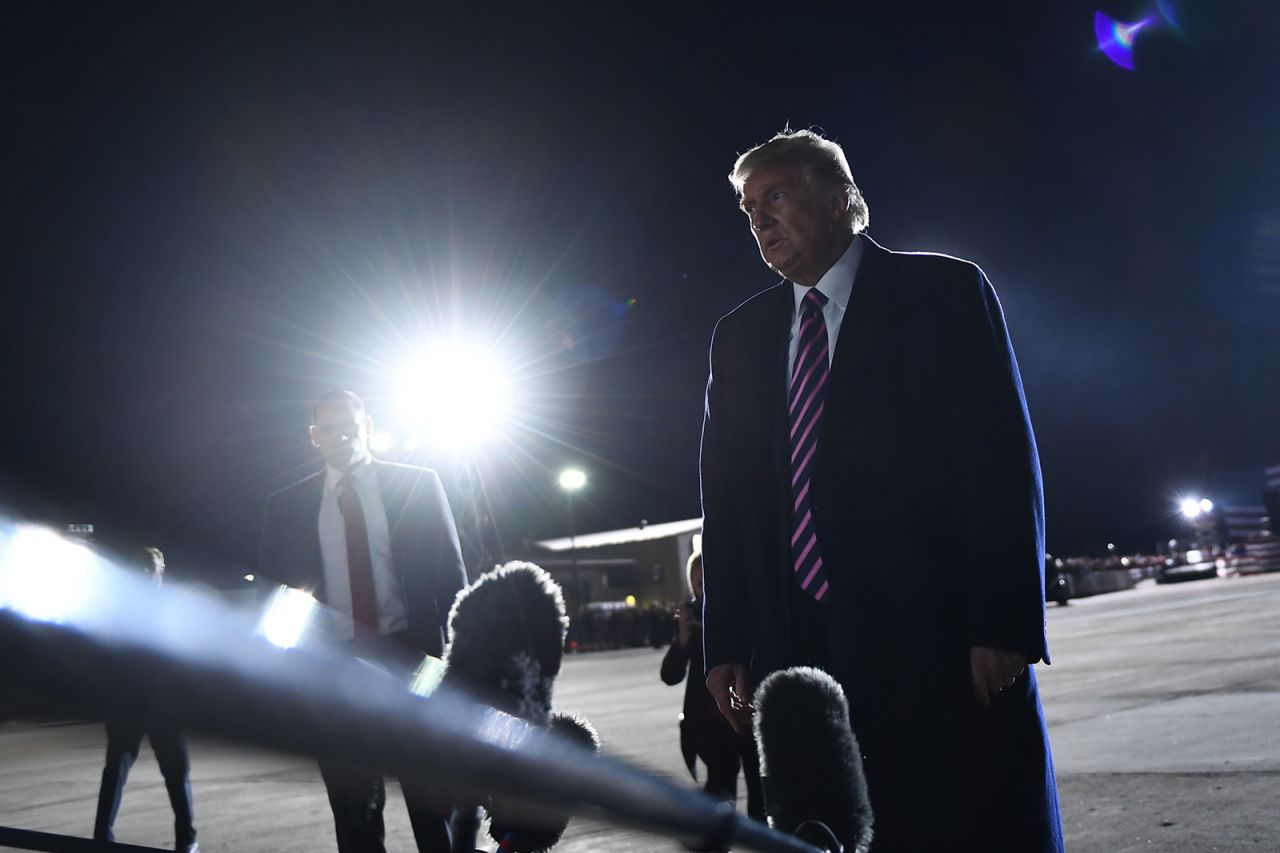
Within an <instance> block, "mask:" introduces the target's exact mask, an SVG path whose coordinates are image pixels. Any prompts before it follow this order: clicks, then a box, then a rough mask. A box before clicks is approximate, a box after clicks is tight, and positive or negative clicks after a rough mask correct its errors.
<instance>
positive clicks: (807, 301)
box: [787, 287, 831, 601]
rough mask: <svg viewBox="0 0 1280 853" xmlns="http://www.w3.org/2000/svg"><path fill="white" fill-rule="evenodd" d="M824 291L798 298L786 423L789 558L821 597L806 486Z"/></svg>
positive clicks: (822, 581) (819, 404)
mask: <svg viewBox="0 0 1280 853" xmlns="http://www.w3.org/2000/svg"><path fill="white" fill-rule="evenodd" d="M826 302H827V297H825V296H823V295H822V294H821V293H819V292H818V289H817V288H816V287H811V288H809V292H808V293H806V294H805V295H804V301H803V302H801V303H800V333H799V341H798V343H797V344H796V361H795V366H794V367H793V368H792V370H791V388H790V392H789V393H788V395H787V411H788V421H789V423H790V426H791V438H790V447H791V499H792V507H791V564H792V568H793V569H794V570H795V573H796V581H797V582H799V584H800V588H801V589H803V590H804V591H805V592H807V593H808V594H809V595H811V596H813V598H814V599H815V600H816V601H822V600H823V599H824V598H826V596H827V572H826V570H825V569H824V568H823V566H822V549H821V548H820V547H819V546H818V531H817V528H816V527H815V525H814V523H813V509H812V507H811V505H810V497H809V487H810V485H811V484H812V482H813V465H814V453H815V451H816V450H817V449H818V437H819V433H820V432H821V421H822V412H823V409H824V407H825V400H826V393H827V377H828V375H829V374H830V372H831V369H830V366H829V362H830V358H829V356H828V354H827V352H828V350H827V321H826V320H825V319H824V318H823V316H822V306H823V305H825V304H826Z"/></svg>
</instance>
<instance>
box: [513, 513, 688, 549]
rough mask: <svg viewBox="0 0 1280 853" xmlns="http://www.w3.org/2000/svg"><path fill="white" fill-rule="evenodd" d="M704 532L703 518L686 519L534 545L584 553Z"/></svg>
mask: <svg viewBox="0 0 1280 853" xmlns="http://www.w3.org/2000/svg"><path fill="white" fill-rule="evenodd" d="M700 530H702V519H701V518H686V519H684V520H683V521H664V522H662V523H661V524H644V525H639V526H637V527H624V528H623V529H621V530H604V531H601V532H599V533H580V534H578V535H577V536H575V537H573V538H572V539H571V538H570V537H568V536H565V537H563V538H561V539H544V540H542V541H541V542H535V543H533V544H534V546H535V547H537V548H541V549H542V550H544V551H571V550H575V549H576V550H578V551H582V550H584V549H587V548H603V547H605V546H607V545H626V544H628V543H631V542H647V541H649V540H652V539H666V538H667V537H669V536H679V535H681V534H682V533H697V532H698V531H700Z"/></svg>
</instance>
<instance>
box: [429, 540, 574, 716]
mask: <svg viewBox="0 0 1280 853" xmlns="http://www.w3.org/2000/svg"><path fill="white" fill-rule="evenodd" d="M568 627H569V619H568V617H567V616H566V615H565V608H564V597H563V596H562V595H561V592H560V586H559V585H558V584H557V583H556V582H555V581H554V580H552V579H551V575H549V574H547V572H545V571H544V570H542V569H540V568H539V567H537V566H535V565H533V564H532V563H521V562H512V563H507V564H506V565H504V566H500V567H498V568H496V569H494V570H492V571H490V572H486V573H485V574H483V575H481V576H480V578H479V579H478V580H477V581H476V582H475V583H474V584H472V585H471V586H469V587H467V588H466V589H464V590H463V591H462V592H460V593H458V597H457V599H456V600H455V601H454V603H453V608H452V609H451V610H450V611H449V648H448V650H447V651H446V652H445V663H446V665H447V669H446V670H445V676H444V677H445V680H446V681H447V682H448V683H450V684H451V685H452V686H455V687H461V688H463V689H465V690H467V691H468V692H470V693H472V694H473V695H475V696H476V697H477V698H478V699H480V700H481V701H483V702H487V703H488V704H491V705H493V706H494V707H495V708H498V709H499V710H501V711H504V712H506V713H509V714H513V715H515V716H518V717H521V718H523V719H525V720H528V721H529V722H532V723H536V724H538V725H546V724H547V722H548V720H549V717H550V713H551V688H552V685H553V682H554V681H555V677H556V676H557V675H558V674H559V673H560V663H561V660H562V658H563V656H564V639H565V633H566V632H567V631H568Z"/></svg>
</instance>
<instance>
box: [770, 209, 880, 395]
mask: <svg viewBox="0 0 1280 853" xmlns="http://www.w3.org/2000/svg"><path fill="white" fill-rule="evenodd" d="M861 262H862V238H861V237H860V236H858V235H856V234H855V235H854V237H853V242H852V243H850V244H849V248H847V249H845V250H844V254H843V255H841V256H840V260H838V261H836V262H835V263H834V264H833V265H832V267H831V269H829V270H827V271H826V273H825V274H824V275H823V276H822V278H820V279H818V283H817V284H815V285H814V287H816V288H818V290H819V291H820V292H821V293H822V295H823V296H825V297H827V304H826V305H824V306H823V307H822V316H823V318H824V319H826V321H827V366H828V367H830V366H831V362H832V361H834V360H835V357H836V339H837V338H839V336H840V324H841V323H842V322H844V312H845V309H847V308H848V307H849V296H850V295H851V294H852V293H853V279H854V276H856V275H857V274H858V264H860V263H861ZM791 288H792V291H793V292H794V293H795V311H794V312H793V314H792V316H791V342H790V344H789V345H788V349H787V383H788V384H790V382H791V371H792V370H794V369H795V365H796V348H797V346H798V345H799V342H800V340H799V339H800V308H801V306H802V305H803V301H804V295H805V294H806V293H808V292H809V288H807V287H805V286H804V285H801V284H796V283H795V282H792V283H791Z"/></svg>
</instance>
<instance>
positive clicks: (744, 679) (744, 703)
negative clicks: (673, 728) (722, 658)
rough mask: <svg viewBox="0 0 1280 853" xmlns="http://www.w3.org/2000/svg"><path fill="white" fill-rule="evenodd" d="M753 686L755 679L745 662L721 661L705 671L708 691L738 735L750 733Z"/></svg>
mask: <svg viewBox="0 0 1280 853" xmlns="http://www.w3.org/2000/svg"><path fill="white" fill-rule="evenodd" d="M755 687H756V685H755V679H753V678H752V677H751V670H749V669H748V668H747V667H746V665H745V664H741V663H722V664H719V665H717V666H713V667H711V671H710V672H708V673H707V690H708V692H710V693H711V696H712V698H714V699H715V700H716V705H717V707H719V708H720V713H721V714H723V715H724V718H725V719H726V720H728V721H729V725H731V726H733V730H734V731H735V732H737V733H738V734H740V735H749V734H751V715H752V714H754V713H755V710H756V709H755V706H753V705H752V704H751V694H752V693H754V692H755Z"/></svg>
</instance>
